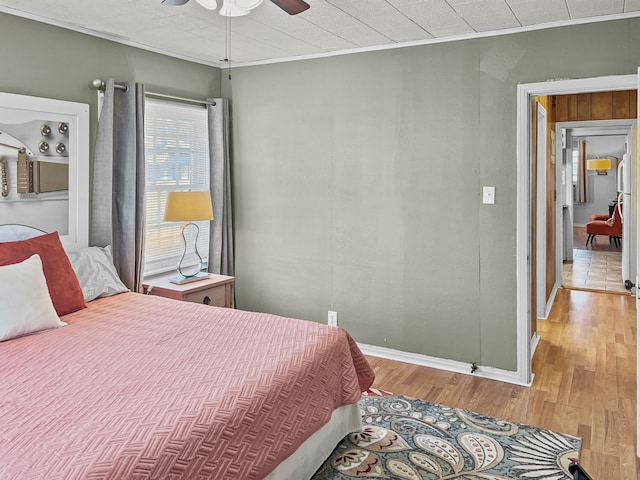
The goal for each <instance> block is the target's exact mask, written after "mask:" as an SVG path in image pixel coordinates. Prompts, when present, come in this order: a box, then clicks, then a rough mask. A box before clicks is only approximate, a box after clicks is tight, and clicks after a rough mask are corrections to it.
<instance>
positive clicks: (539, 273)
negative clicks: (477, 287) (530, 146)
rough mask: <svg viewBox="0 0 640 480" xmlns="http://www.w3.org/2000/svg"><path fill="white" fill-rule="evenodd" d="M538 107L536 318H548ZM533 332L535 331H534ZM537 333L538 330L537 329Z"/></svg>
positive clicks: (543, 122)
mask: <svg viewBox="0 0 640 480" xmlns="http://www.w3.org/2000/svg"><path fill="white" fill-rule="evenodd" d="M536 105H537V106H538V111H537V116H538V121H537V132H536V142H537V145H536V165H537V176H536V179H537V192H538V193H537V208H536V212H537V214H536V215H537V218H536V232H537V233H536V296H537V298H536V309H537V311H536V317H537V318H546V317H547V313H546V310H547V260H546V259H547V111H546V110H545V109H544V107H543V106H542V105H540V104H539V103H536ZM532 330H533V329H532ZM535 331H536V332H537V331H538V329H537V327H536V329H535Z"/></svg>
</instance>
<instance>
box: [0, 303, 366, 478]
mask: <svg viewBox="0 0 640 480" xmlns="http://www.w3.org/2000/svg"><path fill="white" fill-rule="evenodd" d="M63 320H65V321H66V322H68V324H69V325H68V326H66V327H62V328H59V329H56V330H53V331H49V332H44V333H40V334H37V335H32V336H29V337H23V338H20V339H15V340H10V341H7V342H2V343H0V478H2V479H14V478H15V479H21V480H22V479H34V478H37V479H47V480H52V479H65V480H69V479H103V478H118V479H125V478H126V479H130V478H136V479H142V478H158V479H160V478H162V479H167V478H172V479H173V478H189V479H195V478H203V479H204V478H207V479H216V480H219V479H234V480H238V479H260V478H263V477H264V476H266V475H267V474H268V473H269V472H271V471H272V470H273V469H274V468H275V467H276V466H277V465H278V463H279V462H281V461H282V460H284V459H285V458H286V457H287V456H288V455H290V454H291V453H292V452H293V451H294V450H295V449H296V448H297V447H298V446H299V445H300V444H301V443H302V442H303V441H304V440H305V439H306V438H308V437H309V436H310V435H311V434H312V433H313V432H314V431H315V430H317V429H318V428H319V427H321V426H322V425H324V424H325V423H326V422H327V421H328V420H329V418H330V416H331V412H332V411H333V410H334V409H335V408H337V407H340V406H342V405H346V404H349V403H354V402H356V401H357V400H358V399H359V398H360V392H361V390H365V389H366V388H368V387H369V386H370V384H371V382H372V381H373V372H372V371H371V369H370V367H369V365H368V364H367V362H366V360H365V358H364V357H363V356H362V353H361V352H360V351H359V349H358V347H357V346H356V344H355V343H354V341H353V340H352V339H351V337H350V336H349V335H348V334H347V333H346V332H345V331H344V330H342V329H336V328H330V327H326V326H324V325H320V324H317V323H313V322H306V321H301V320H293V319H287V318H282V317H277V316H274V315H267V314H260V313H250V312H244V311H240V310H231V309H222V308H216V307H207V306H204V305H198V304H193V303H184V302H176V301H173V300H168V299H164V298H161V297H156V296H144V295H138V294H134V293H125V294H121V295H117V296H115V297H110V298H105V299H100V300H96V301H94V302H91V303H90V304H89V306H88V308H87V309H86V310H82V311H80V312H76V313H73V314H70V315H66V316H65V317H63Z"/></svg>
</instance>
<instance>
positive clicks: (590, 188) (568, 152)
mask: <svg viewBox="0 0 640 480" xmlns="http://www.w3.org/2000/svg"><path fill="white" fill-rule="evenodd" d="M635 123H636V121H635V120H630V119H629V120H606V121H602V122H597V121H596V122H561V123H558V124H557V125H556V135H557V137H558V138H561V139H562V140H561V142H560V144H558V145H557V153H556V155H557V158H558V159H560V162H559V164H558V165H557V170H558V171H557V175H558V178H559V182H558V187H557V188H558V196H559V198H560V199H561V204H562V212H561V215H562V218H561V223H562V227H561V240H562V241H561V244H560V245H559V248H560V249H561V251H560V252H558V258H559V260H560V256H561V264H562V276H561V282H560V283H561V285H562V286H563V287H564V288H571V289H578V290H595V291H604V292H608V293H618V294H620V293H623V294H626V293H628V292H627V290H626V289H625V287H624V280H625V279H626V278H629V277H628V275H629V271H630V270H633V269H632V268H631V265H630V263H631V259H632V258H633V256H631V255H630V252H629V246H630V242H629V241H628V240H629V238H626V239H625V241H623V240H622V238H623V237H624V236H625V235H626V236H627V237H631V236H633V235H632V233H631V232H632V229H631V228H630V227H631V223H632V222H630V221H629V219H627V222H625V223H626V225H624V226H623V225H622V217H621V216H620V215H619V213H620V212H621V210H618V211H616V209H617V205H618V201H619V200H620V199H619V197H618V193H619V192H620V191H622V190H623V187H622V184H623V182H622V181H621V180H622V178H620V177H621V176H623V175H628V174H629V171H628V169H627V170H624V169H623V168H622V167H620V168H618V167H619V166H620V164H622V163H624V159H625V154H626V153H628V152H631V151H632V148H631V145H632V141H633V125H634V124H635ZM589 159H604V160H606V161H608V163H609V168H608V169H605V170H599V171H598V170H594V169H591V170H590V169H589V168H588V166H589V164H590V163H589ZM606 161H605V164H606V163H607V162H606ZM623 166H624V165H623ZM590 220H596V221H597V223H596V224H592V225H594V226H598V227H599V228H602V227H604V225H602V224H601V223H600V222H602V221H605V222H606V221H608V223H609V224H611V229H612V230H616V232H615V233H616V236H615V237H612V236H595V237H593V238H591V237H590V236H589V235H588V234H587V224H588V223H589V222H590ZM623 227H624V230H625V232H624V234H623V233H622V228H623ZM591 228H594V227H591ZM607 228H608V227H607ZM617 230H620V232H618V231H617ZM618 234H619V235H620V236H618ZM590 240H591V241H590ZM623 266H624V268H623Z"/></svg>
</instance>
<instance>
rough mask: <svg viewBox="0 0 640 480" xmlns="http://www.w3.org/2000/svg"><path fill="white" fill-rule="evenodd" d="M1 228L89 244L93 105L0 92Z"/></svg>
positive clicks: (70, 243)
mask: <svg viewBox="0 0 640 480" xmlns="http://www.w3.org/2000/svg"><path fill="white" fill-rule="evenodd" d="M0 192H1V195H0V224H11V223H14V224H24V225H30V226H33V227H36V228H39V229H41V230H44V231H47V232H53V231H57V232H58V233H59V234H60V238H61V240H62V243H63V245H64V246H65V248H66V249H67V250H74V249H76V248H79V247H82V246H86V245H88V241H89V105H87V104H82V103H75V102H67V101H62V100H54V99H49V98H41V97H32V96H27V95H17V94H11V93H1V92H0Z"/></svg>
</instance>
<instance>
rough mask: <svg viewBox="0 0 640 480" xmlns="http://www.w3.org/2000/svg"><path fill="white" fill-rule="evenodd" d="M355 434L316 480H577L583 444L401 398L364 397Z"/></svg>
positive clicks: (317, 474)
mask: <svg viewBox="0 0 640 480" xmlns="http://www.w3.org/2000/svg"><path fill="white" fill-rule="evenodd" d="M360 409H361V411H362V423H363V424H364V430H363V431H362V432H358V433H352V434H351V435H348V436H347V437H345V438H344V439H343V441H342V442H341V443H340V444H339V445H338V447H337V448H336V449H335V450H334V452H333V453H332V454H331V456H330V457H329V458H328V459H327V460H326V461H325V463H324V464H323V465H322V466H321V467H320V468H319V469H318V471H317V472H316V473H315V475H314V476H313V480H344V479H353V478H385V479H402V480H405V479H406V480H424V479H429V480H430V479H436V480H445V479H446V480H448V479H465V480H507V479H519V478H520V479H546V480H560V479H571V478H573V476H572V475H570V474H569V470H568V466H569V463H570V460H569V458H579V456H580V448H581V445H582V440H581V439H580V438H577V437H573V436H571V435H565V434H560V433H556V432H553V431H550V430H544V429H541V428H536V427H532V426H529V425H522V424H518V423H512V422H508V421H506V420H501V419H498V418H493V417H487V416H484V415H480V414H477V413H473V412H469V411H466V410H460V409H457V408H451V407H446V406H444V405H437V404H433V403H430V402H426V401H423V400H414V399H410V398H406V397H403V396H401V395H391V396H365V397H363V398H362V400H361V401H360Z"/></svg>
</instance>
